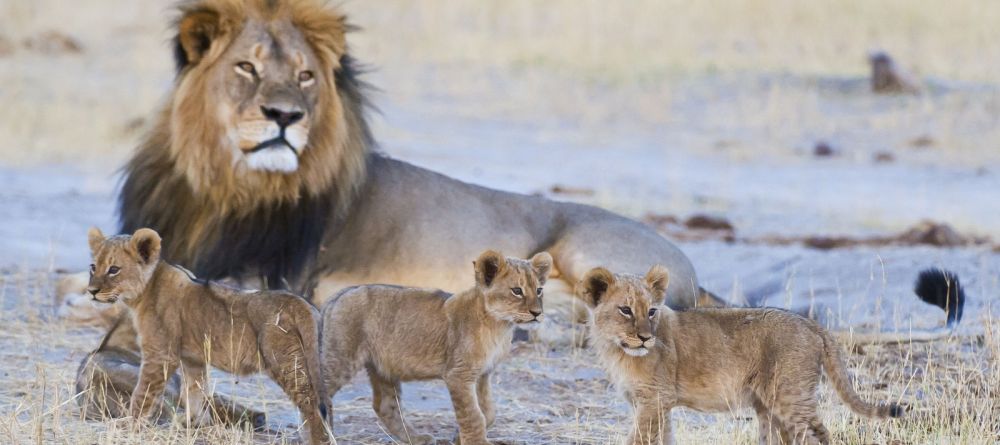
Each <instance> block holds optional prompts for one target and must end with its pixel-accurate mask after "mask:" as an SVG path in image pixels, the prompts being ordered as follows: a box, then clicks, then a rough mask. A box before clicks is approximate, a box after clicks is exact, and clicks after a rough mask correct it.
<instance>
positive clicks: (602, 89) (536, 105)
mask: <svg viewBox="0 0 1000 445" xmlns="http://www.w3.org/2000/svg"><path fill="white" fill-rule="evenodd" d="M171 3H172V2H170V1H167V0H159V1H156V2H142V3H141V4H139V3H136V2H133V1H128V0H94V1H91V2H88V7H87V8H82V9H81V8H69V7H66V5H65V4H64V3H63V2H62V1H60V0H37V1H36V0H8V1H6V2H4V3H2V4H0V39H3V40H5V41H7V42H8V45H13V51H12V52H10V54H7V55H6V56H4V55H0V83H2V84H3V85H4V88H2V89H0V100H2V101H3V102H4V104H5V107H3V109H2V110H0V140H3V141H4V142H3V144H0V153H3V154H4V156H3V158H4V161H3V162H4V163H6V164H37V163H41V162H46V163H48V162H53V161H55V162H77V161H79V160H81V159H86V160H87V161H89V162H91V163H94V164H97V165H107V164H109V163H112V164H117V163H119V161H120V160H121V158H122V157H123V156H124V154H125V153H127V151H128V150H129V148H130V147H131V146H133V145H134V143H135V140H136V138H137V137H138V130H137V129H138V128H141V126H142V125H141V124H142V123H143V119H144V118H146V117H148V116H149V115H150V113H151V111H152V110H153V109H154V108H155V106H156V104H157V103H158V102H159V101H160V100H161V99H162V96H163V95H164V94H165V92H166V91H167V89H168V86H169V83H170V81H171V76H172V69H171V66H170V58H169V51H168V49H167V48H166V46H167V45H166V43H167V40H168V39H169V32H168V31H167V30H166V23H167V18H168V17H169V15H170V12H169V5H170V4H171ZM344 7H345V9H346V10H347V11H348V12H349V13H350V14H351V17H352V20H353V22H354V23H356V24H358V25H360V26H362V27H363V28H364V31H363V32H361V33H357V34H355V35H353V36H352V37H351V44H352V46H353V47H354V49H355V51H356V54H358V55H359V57H360V58H361V59H362V60H363V61H367V62H370V63H371V64H372V65H373V66H375V67H377V68H378V70H379V71H378V72H377V73H376V74H375V75H374V77H375V78H376V80H377V82H378V84H379V85H380V86H381V87H383V89H384V90H385V91H386V93H387V94H386V96H383V97H382V98H380V102H381V103H386V102H393V103H402V104H404V105H406V106H412V107H415V108H417V109H420V110H427V111H437V112H439V113H440V114H447V115H462V116H472V117H476V118H483V119H488V120H494V121H498V122H510V121H515V122H518V121H523V122H543V123H548V126H549V127H551V128H561V127H565V126H566V125H567V123H568V124H570V125H571V128H572V131H575V132H587V133H592V134H593V135H601V134H607V133H608V131H609V130H610V129H614V128H615V126H616V125H617V124H619V123H622V122H626V123H635V122H637V123H639V124H642V125H644V126H645V127H644V128H646V129H649V128H663V127H664V126H669V127H668V128H671V129H670V130H669V131H670V132H671V140H674V141H682V145H684V147H682V148H687V149H693V150H699V151H706V150H712V149H713V147H716V146H717V145H718V144H720V143H723V144H726V143H728V144H729V145H732V146H735V147H736V149H735V150H736V152H735V154H734V156H750V155H754V154H757V153H761V152H771V153H775V152H777V153H786V152H788V151H789V150H790V149H791V148H793V147H794V146H795V145H796V144H801V143H803V142H804V141H803V140H807V141H805V143H808V139H811V138H815V137H826V138H833V139H834V141H835V142H840V141H841V140H843V143H844V145H851V146H853V145H864V144H870V145H877V146H878V147H877V148H878V149H885V148H896V147H905V146H907V142H908V141H911V140H913V139H914V138H918V137H921V136H926V135H929V136H931V137H932V138H933V139H934V141H935V144H936V145H937V146H940V147H945V148H948V149H950V150H951V152H950V153H949V154H962V153H966V152H973V153H974V154H976V155H978V156H983V155H988V154H989V153H990V152H991V150H985V149H984V148H983V147H988V146H993V145H996V144H995V142H996V141H1000V130H998V128H1000V125H997V124H998V122H997V117H996V116H997V113H996V112H995V111H996V110H997V109H998V107H1000V105H998V104H1000V98H998V94H997V92H996V91H995V89H994V88H990V89H988V90H986V91H983V90H981V89H979V88H978V87H976V88H973V90H972V91H967V90H968V88H967V87H969V88H971V87H974V86H976V85H981V84H982V83H990V84H991V85H992V82H993V80H994V79H996V77H997V74H1000V69H998V68H1000V67H998V64H997V62H996V61H997V60H1000V41H998V40H997V39H995V38H994V37H995V31H994V24H995V23H997V22H998V21H1000V4H997V3H994V2H981V1H977V0H959V1H958V2H957V3H954V2H952V3H949V7H948V8H941V7H940V4H939V3H937V2H933V1H929V0H918V1H905V0H893V1H883V2H869V1H864V0H849V1H843V2H834V3H826V2H800V1H795V0H770V1H762V0H729V1H713V2H697V3H689V2H680V1H663V0H640V1H630V2H608V1H604V0H554V1H545V2H542V1H537V0H510V1H505V0H484V1H470V0H430V1H424V2H411V1H406V0H384V1H381V2H368V1H348V2H345V4H344ZM49 30H59V31H61V32H63V33H65V34H66V35H68V36H70V37H72V38H74V39H76V40H78V41H79V42H80V44H81V45H82V48H83V51H82V53H79V54H43V53H39V52H37V51H31V50H28V49H25V48H22V47H21V44H20V42H22V41H23V40H24V39H27V38H30V37H34V36H38V35H39V34H41V33H44V32H46V31H49ZM873 48H885V49H887V50H889V51H891V52H892V53H894V54H896V55H897V56H898V58H899V59H900V60H901V61H902V64H903V65H905V66H909V67H912V68H914V69H915V70H916V71H917V72H918V73H919V74H921V75H924V76H930V77H931V78H933V79H935V81H934V82H935V83H933V84H934V85H938V86H940V85H951V86H958V87H959V88H960V91H959V92H960V94H933V95H930V96H925V97H924V98H923V99H918V100H899V101H884V100H883V101H875V102H872V101H871V100H869V99H864V100H861V101H860V102H859V101H858V100H856V97H854V96H855V95H854V94H850V93H851V91H855V90H857V88H854V89H853V90H852V89H851V88H853V87H855V86H857V85H863V78H864V76H865V73H866V65H865V61H864V57H865V55H866V54H867V52H868V51H869V50H871V49H873ZM0 53H2V51H0ZM762 76H763V77H762ZM816 79H821V80H822V79H834V80H837V81H846V82H847V83H846V84H844V85H846V86H847V87H848V90H851V91H848V94H846V95H845V94H844V92H843V91H841V90H843V88H839V87H838V88H833V89H832V91H831V88H828V87H824V85H826V84H824V83H822V82H820V83H819V84H817V83H816ZM854 81H857V82H860V83H851V82H854ZM958 81H963V82H966V83H955V82H958ZM970 82H971V83H970ZM827 86H828V85H827ZM841 86H843V85H841ZM963 88H964V89H963ZM862 90H863V88H862ZM948 91H952V90H948ZM963 91H964V92H963ZM831 101H832V102H833V104H834V105H835V106H836V105H837V104H841V105H844V102H846V105H845V106H846V108H845V109H843V110H837V109H833V110H831V109H830V107H829V105H830V102H831ZM692 104H695V106H692ZM708 104H711V106H710V107H707V106H706V105H708ZM762 110H763V112H761V111H762ZM379 134H380V135H382V136H383V139H390V142H392V140H391V139H392V138H393V137H395V136H396V134H395V133H394V129H393V128H388V129H385V128H383V129H381V131H380V132H379ZM873 135H875V136H877V140H875V141H874V142H871V141H870V140H871V139H872V136H873ZM584 137H588V138H592V135H590V134H588V135H585V136H584ZM390 145H391V144H390ZM866 155H867V154H866Z"/></svg>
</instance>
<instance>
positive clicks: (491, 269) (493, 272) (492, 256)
mask: <svg viewBox="0 0 1000 445" xmlns="http://www.w3.org/2000/svg"><path fill="white" fill-rule="evenodd" d="M472 264H473V265H475V268H476V284H478V285H482V286H484V287H490V286H491V285H492V284H493V280H495V279H496V277H497V275H500V272H502V271H503V270H504V268H505V267H507V259H506V258H504V256H503V254H501V253H500V252H497V251H495V250H487V251H485V252H483V253H482V254H480V255H479V258H477V259H476V261H475V262H473V263H472Z"/></svg>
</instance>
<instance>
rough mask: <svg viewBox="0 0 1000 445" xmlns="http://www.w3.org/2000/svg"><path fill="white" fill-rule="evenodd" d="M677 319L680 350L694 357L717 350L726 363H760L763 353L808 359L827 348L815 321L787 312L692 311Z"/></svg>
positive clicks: (749, 310) (715, 352)
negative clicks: (823, 347) (734, 361)
mask: <svg viewBox="0 0 1000 445" xmlns="http://www.w3.org/2000/svg"><path fill="white" fill-rule="evenodd" d="M677 319H678V323H679V326H678V328H679V329H677V336H678V342H677V346H678V349H679V350H687V351H688V352H690V353H691V354H692V355H698V354H703V353H704V352H705V351H713V352H714V353H713V355H717V356H718V357H719V358H720V359H724V360H726V361H729V360H734V359H735V360H738V361H743V360H753V361H756V360H759V359H760V356H761V355H762V354H763V355H767V356H770V358H771V359H779V358H783V356H785V355H787V354H789V353H792V355H796V356H800V355H801V356H808V355H811V354H813V353H815V352H819V351H821V350H822V345H823V341H822V338H820V337H819V335H817V334H816V332H817V329H820V326H819V325H818V324H817V323H816V322H815V321H813V320H810V319H808V318H805V317H802V316H800V315H798V314H795V313H792V312H789V311H786V310H783V309H776V308H759V309H712V308H704V309H690V310H686V311H683V312H678V313H677ZM788 358H790V357H788ZM799 358H805V357H799Z"/></svg>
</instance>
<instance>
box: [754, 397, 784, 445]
mask: <svg viewBox="0 0 1000 445" xmlns="http://www.w3.org/2000/svg"><path fill="white" fill-rule="evenodd" d="M753 409H754V411H755V412H756V413H757V423H758V424H759V425H760V432H759V439H758V442H759V444H760V445H791V443H792V439H791V437H790V436H789V435H788V432H787V431H785V429H784V428H783V427H782V425H781V420H779V419H778V418H777V417H776V416H775V415H774V414H772V413H771V410H769V409H767V406H765V405H764V402H762V401H761V400H760V398H758V397H757V396H753Z"/></svg>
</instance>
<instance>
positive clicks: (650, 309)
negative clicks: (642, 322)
mask: <svg viewBox="0 0 1000 445" xmlns="http://www.w3.org/2000/svg"><path fill="white" fill-rule="evenodd" d="M654 315H656V308H655V307H654V308H649V318H653V316H654Z"/></svg>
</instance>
